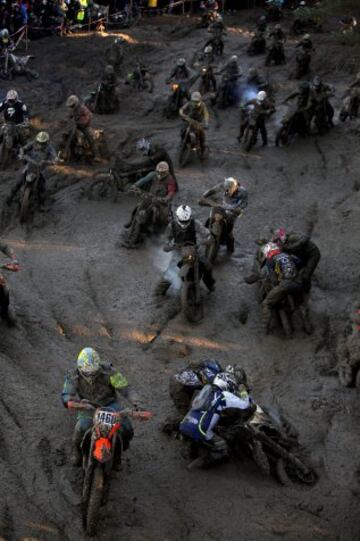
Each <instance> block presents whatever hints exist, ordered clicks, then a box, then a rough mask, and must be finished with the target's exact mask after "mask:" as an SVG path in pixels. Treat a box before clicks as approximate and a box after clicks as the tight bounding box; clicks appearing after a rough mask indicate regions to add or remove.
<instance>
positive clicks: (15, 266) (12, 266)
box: [0, 261, 20, 272]
mask: <svg viewBox="0 0 360 541" xmlns="http://www.w3.org/2000/svg"><path fill="white" fill-rule="evenodd" d="M0 269H4V270H8V271H12V272H18V271H19V270H20V265H19V263H18V262H17V261H16V262H14V261H12V262H9V263H4V264H3V265H1V266H0Z"/></svg>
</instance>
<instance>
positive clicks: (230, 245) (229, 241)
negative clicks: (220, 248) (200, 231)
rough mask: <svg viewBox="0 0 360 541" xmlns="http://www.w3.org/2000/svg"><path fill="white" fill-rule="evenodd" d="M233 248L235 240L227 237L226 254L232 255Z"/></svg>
mask: <svg viewBox="0 0 360 541" xmlns="http://www.w3.org/2000/svg"><path fill="white" fill-rule="evenodd" d="M234 246H235V239H234V237H233V236H229V237H228V238H227V239H226V249H227V252H228V254H233V253H234Z"/></svg>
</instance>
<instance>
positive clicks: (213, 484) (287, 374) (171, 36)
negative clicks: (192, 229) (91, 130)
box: [0, 17, 360, 541]
mask: <svg viewBox="0 0 360 541" xmlns="http://www.w3.org/2000/svg"><path fill="white" fill-rule="evenodd" d="M227 22H228V24H229V26H230V28H229V31H228V36H227V38H226V45H225V53H226V56H228V55H230V54H235V53H236V54H238V55H239V57H240V59H241V65H242V67H243V70H244V71H245V70H246V69H247V68H248V67H249V66H250V65H255V66H258V67H260V68H261V69H263V60H264V59H263V58H262V57H260V58H257V59H256V60H253V59H250V58H249V57H247V56H246V54H245V49H246V44H247V41H248V29H249V26H248V24H251V22H252V21H250V23H249V21H247V20H242V19H235V18H232V19H231V20H229V21H227ZM125 37H127V41H128V44H127V46H126V47H127V59H126V61H125V67H124V75H125V74H126V72H127V69H128V67H131V65H132V62H133V61H134V59H135V57H136V56H140V57H141V58H143V59H144V61H145V62H146V64H147V65H148V66H150V67H151V69H152V70H153V73H154V77H155V90H154V93H153V94H152V95H151V94H135V93H133V92H129V89H128V87H126V86H125V85H121V86H120V94H121V108H120V112H119V113H118V114H117V115H114V116H102V117H100V116H96V115H95V117H94V125H95V126H97V127H102V128H104V130H105V131H106V135H107V138H108V143H109V147H110V149H111V153H112V154H113V155H114V154H115V153H116V151H117V150H118V149H119V148H122V147H123V146H124V145H126V144H127V143H128V142H131V141H135V140H136V138H137V137H140V136H144V135H145V136H151V137H153V138H154V139H155V140H158V141H162V142H163V143H165V145H166V147H167V148H168V150H169V152H170V154H171V155H172V156H175V153H176V147H177V145H178V141H179V129H180V122H179V121H178V120H172V121H168V120H165V119H164V117H163V113H162V109H163V105H164V103H165V101H166V95H167V87H166V85H165V79H166V77H167V76H168V74H169V72H170V70H171V67H172V65H173V64H174V61H175V59H176V58H177V57H178V56H179V55H180V54H181V55H184V56H185V57H186V58H188V59H189V60H190V59H191V58H192V56H193V54H194V52H195V51H196V50H197V49H198V48H199V47H200V46H201V45H202V44H203V43H204V41H205V40H206V38H207V33H206V31H205V30H198V29H195V25H194V24H193V23H192V22H191V21H189V20H181V21H180V20H179V19H176V18H175V19H171V18H165V17H164V18H161V19H154V20H151V22H149V23H147V24H145V23H142V24H140V25H139V26H138V27H136V28H135V29H133V30H131V31H129V32H127V33H126V36H125ZM112 39H114V38H113V36H108V37H106V36H104V37H103V36H98V35H94V36H76V35H74V36H69V37H67V38H52V39H45V40H42V41H41V42H36V43H35V42H34V43H32V44H31V52H32V53H33V54H34V55H35V56H36V58H35V60H34V67H35V68H36V69H38V70H39V72H40V74H41V75H40V79H39V80H37V81H34V82H32V83H27V82H23V81H20V80H18V81H16V83H11V85H10V84H6V85H5V84H3V86H2V90H3V91H5V90H6V89H8V88H10V87H11V86H13V85H14V84H16V88H18V90H19V92H20V95H21V97H22V98H23V100H24V101H25V102H26V103H27V104H28V105H29V107H30V109H31V112H32V114H33V115H34V116H35V118H34V124H36V126H38V127H45V128H46V129H48V130H49V131H50V133H51V135H52V137H53V139H54V140H55V142H57V141H58V140H59V136H60V127H61V125H62V123H63V120H64V117H65V107H64V102H65V100H66V97H67V96H68V95H69V94H70V93H73V92H75V93H78V94H79V95H86V94H87V92H88V91H89V90H91V89H93V88H94V85H95V83H96V81H97V80H98V78H99V77H100V75H101V72H102V69H103V66H104V51H105V49H106V47H107V46H108V45H109V43H110V42H111V40H112ZM313 39H314V44H315V47H316V55H315V60H314V69H316V71H317V72H318V73H320V74H321V75H323V76H324V78H325V79H326V80H327V81H329V82H331V83H332V84H334V85H335V88H336V97H335V99H334V104H335V105H336V107H337V108H338V107H339V105H340V98H341V96H342V94H343V92H344V89H345V87H346V85H347V84H348V83H349V81H350V80H351V78H352V75H351V73H350V71H349V70H351V69H358V68H357V66H358V65H359V50H356V48H352V47H349V48H347V49H343V48H342V47H341V46H340V45H338V44H334V42H333V40H332V38H331V36H330V35H329V34H321V35H320V34H319V35H315V36H314V37H313ZM294 44H295V42H294V41H293V39H292V38H290V39H289V40H288V42H287V45H286V47H287V55H288V58H289V63H288V64H287V65H286V66H285V67H280V68H271V69H268V71H267V74H268V76H269V77H270V78H271V81H272V82H273V84H274V86H275V88H276V99H277V103H278V104H280V103H281V101H282V99H283V98H284V97H285V95H286V93H288V92H290V91H291V90H292V89H294V88H295V83H294V82H293V81H292V80H289V73H290V71H291V61H292V59H293V57H294ZM329 52H330V53H331V54H329ZM344 66H345V68H346V70H347V71H343V67H344ZM5 87H6V88H5ZM283 113H284V108H283V106H281V105H279V106H278V110H277V113H276V115H274V117H272V119H271V122H270V125H269V133H270V144H269V146H268V147H267V148H261V147H258V148H256V149H255V150H254V151H252V152H251V153H250V154H249V155H245V154H244V153H243V152H242V151H241V149H240V148H239V145H238V143H237V141H236V139H235V138H236V135H237V130H238V113H237V111H235V110H226V111H224V112H221V115H220V118H221V126H220V128H219V129H215V126H214V122H213V123H212V125H211V126H210V129H209V131H208V140H209V145H210V151H211V152H210V157H209V160H208V162H207V163H206V164H204V165H201V164H199V163H198V162H196V160H195V161H194V162H192V163H191V164H190V165H189V166H188V167H187V168H186V169H184V170H180V171H179V172H178V180H179V184H180V191H179V193H178V195H177V201H178V202H179V203H182V202H187V203H189V204H191V205H192V206H193V208H194V209H196V213H197V214H198V215H199V217H201V218H202V219H205V218H206V215H207V212H206V210H204V209H200V208H198V207H197V203H196V202H197V199H198V197H199V195H200V194H201V193H202V192H203V191H204V190H205V189H206V188H209V187H211V186H212V185H213V184H215V183H216V182H219V181H221V180H222V179H223V178H224V176H227V175H233V176H236V177H237V178H239V179H241V181H242V182H243V184H244V185H245V186H246V187H247V189H248V191H249V206H248V210H247V211H246V214H245V215H244V217H243V218H242V219H241V220H239V221H238V223H237V226H236V250H235V254H234V256H233V257H232V258H231V259H229V260H228V259H226V258H225V257H223V258H220V261H219V263H218V264H217V265H216V268H215V270H214V273H215V277H216V279H217V287H216V291H215V293H213V294H212V295H211V296H210V295H207V294H206V293H205V292H204V295H205V302H206V317H205V319H204V321H203V322H202V323H201V324H199V325H196V326H194V325H193V326H191V325H189V324H188V323H186V322H185V321H184V320H183V318H182V316H181V314H178V313H177V310H176V306H175V308H174V303H173V301H172V300H171V299H170V300H169V303H165V305H164V306H162V307H157V306H156V305H155V303H154V300H153V295H152V292H153V288H154V285H155V284H156V281H157V280H158V277H159V272H160V271H161V269H163V268H164V265H166V259H167V256H166V255H164V254H163V252H162V250H161V245H160V243H159V244H156V243H150V242H149V243H147V245H146V246H145V247H143V248H141V249H139V250H136V251H126V250H125V249H124V248H121V247H120V245H119V240H120V236H121V231H122V226H123V224H124V223H125V222H126V221H127V218H128V216H129V213H130V211H131V209H132V207H133V205H134V203H135V201H134V199H132V198H131V197H130V196H122V197H121V198H119V200H118V201H117V202H116V203H114V202H111V201H106V200H101V201H93V200H89V199H88V197H87V191H88V188H89V186H90V184H91V182H92V174H93V171H94V167H93V168H89V167H84V166H78V167H75V166H74V167H72V166H69V167H62V166H58V167H57V168H55V170H54V171H53V172H52V173H51V175H50V177H49V180H48V190H49V195H50V198H51V202H50V201H49V205H48V208H47V211H46V212H45V213H43V214H37V215H36V216H35V218H34V220H33V222H32V224H31V225H30V226H29V227H20V226H19V220H18V216H17V215H16V214H15V210H14V213H13V214H12V213H10V212H9V210H8V209H5V210H4V212H3V213H2V220H1V224H2V230H1V234H2V236H3V237H4V238H5V239H6V240H7V241H8V242H9V243H10V244H11V245H12V246H13V247H14V249H15V250H16V253H17V255H18V258H19V260H20V261H21V264H22V271H21V272H19V273H18V274H17V275H12V276H10V277H9V283H10V286H11V289H12V301H13V305H14V308H15V310H16V314H17V318H18V324H17V327H16V328H13V329H8V328H7V327H6V326H4V324H1V326H0V333H1V334H0V336H1V339H0V359H1V386H0V420H1V422H0V474H1V488H2V490H1V497H0V536H2V538H4V539H5V540H6V541H8V540H20V539H29V538H31V539H37V540H40V539H41V540H51V541H52V540H61V541H66V540H69V541H78V540H80V539H83V538H84V535H83V530H82V524H81V512H80V481H81V473H80V472H79V471H78V470H76V469H74V468H72V467H71V466H70V464H69V462H68V456H69V451H70V436H71V431H72V427H73V424H74V418H73V417H72V415H71V414H70V413H69V412H67V411H66V410H65V409H63V407H62V405H61V402H60V391H61V388H62V382H63V376H64V373H65V372H66V370H68V369H69V368H70V367H72V366H73V365H74V362H75V359H76V356H77V353H78V352H79V350H80V349H81V348H82V347H84V346H86V345H92V346H94V347H96V348H97V349H98V350H99V352H100V354H101V355H102V357H103V358H104V359H108V360H109V361H112V362H113V363H114V364H115V365H116V366H118V367H119V368H120V369H121V370H123V371H124V373H125V374H126V375H127V376H128V378H129V379H130V381H131V382H132V383H133V384H134V386H135V387H136V388H137V389H138V390H139V392H140V393H141V395H142V397H143V402H144V404H146V406H147V407H148V408H149V409H151V410H152V411H154V412H155V413H156V416H155V418H154V420H153V421H151V422H149V423H147V424H137V425H136V437H135V438H134V440H133V444H132V446H131V449H130V451H129V452H128V453H127V456H126V460H125V461H124V466H123V471H122V472H120V473H116V474H114V479H113V483H112V487H111V493H110V500H109V503H108V505H107V506H106V507H105V508H104V511H103V516H102V519H101V522H100V526H99V536H98V539H101V540H102V541H105V540H106V541H115V540H118V539H126V540H127V541H157V540H159V539H164V540H169V541H170V540H174V541H180V540H181V541H185V540H186V541H198V540H199V539H200V538H202V539H206V540H214V541H219V540H226V541H235V540H239V539H248V540H251V541H255V540H260V539H261V540H262V541H268V540H272V539H277V538H279V537H282V538H283V539H286V540H287V541H295V540H305V541H307V540H308V541H312V540H320V539H326V540H341V541H345V540H346V541H349V540H351V541H355V540H356V539H359V537H360V531H359V521H358V516H359V494H360V492H359V490H360V487H359V457H358V452H357V449H358V448H359V445H360V435H359V422H360V415H359V407H358V404H359V396H358V394H357V392H356V391H355V390H344V389H343V388H341V387H340V386H339V383H338V379H337V375H336V365H337V362H338V359H337V357H336V343H337V338H338V337H339V336H341V334H342V332H343V330H344V328H345V326H346V324H347V322H348V315H349V313H350V309H351V306H352V304H353V303H354V301H355V300H356V295H358V293H359V281H360V276H359V269H360V253H359V241H360V234H359V231H360V214H359V203H360V201H359V197H360V195H359V188H360V184H359V166H360V164H359V153H358V148H359V130H360V124H359V122H357V121H355V122H353V123H352V124H351V125H350V124H347V125H345V124H341V123H339V121H338V119H337V116H336V126H335V127H334V129H333V130H332V131H331V133H329V134H327V135H325V136H323V137H317V136H313V137H311V138H309V139H308V140H297V141H294V143H293V144H292V145H291V146H289V147H288V148H280V149H278V148H275V146H274V132H275V130H276V128H277V126H278V125H279V123H280V119H281V117H282V114H283ZM105 165H106V164H105ZM101 166H104V165H102V164H100V165H99V167H101ZM19 167H20V166H19ZM96 167H97V166H96ZM18 173H19V170H18V171H17V172H16V171H15V170H12V169H11V170H8V171H6V172H3V173H1V182H0V203H1V206H2V208H5V205H4V203H5V198H6V196H7V195H8V193H9V191H10V188H11V185H12V183H13V182H14V179H15V175H16V174H18ZM278 225H284V226H286V227H288V228H293V229H295V230H297V231H302V230H304V229H305V228H308V227H311V228H312V229H313V239H314V241H315V242H316V243H317V244H318V246H319V247H320V249H321V252H322V259H321V262H320V265H319V267H318V270H317V272H316V276H315V279H314V284H313V290H312V295H311V303H310V307H311V319H312V322H313V325H314V327H315V331H314V333H313V335H311V336H310V337H309V336H306V335H305V334H303V333H302V332H301V331H298V332H297V333H296V335H295V337H294V338H293V339H292V340H285V339H284V338H283V337H282V336H281V333H278V334H275V335H272V336H264V334H263V331H262V328H261V324H260V311H259V306H258V304H257V299H256V291H255V289H254V288H252V287H250V286H247V285H245V284H244V282H243V277H244V275H245V274H246V273H247V272H248V271H249V269H250V267H251V263H252V258H253V253H254V250H255V244H254V240H255V239H256V238H257V237H258V236H259V235H261V234H262V233H263V231H264V230H265V229H266V228H268V227H270V226H278ZM174 295H175V293H174ZM175 305H176V302H175ZM240 312H241V313H244V312H246V313H247V312H248V317H247V320H246V323H241V322H240V319H239V315H240ZM242 321H244V319H243V318H242ZM156 333H158V334H156ZM205 356H212V357H214V356H216V357H218V358H219V359H220V360H222V361H224V363H227V362H238V363H241V364H242V365H243V366H244V368H245V369H246V370H247V372H248V374H249V378H250V380H251V383H252V386H253V389H254V396H255V398H256V399H257V400H258V401H260V402H261V403H263V404H267V405H271V406H272V407H274V408H280V409H281V410H282V411H284V412H286V414H287V415H288V417H289V419H290V420H291V422H292V423H293V424H294V425H295V426H296V427H297V429H298V430H299V433H300V439H301V442H302V443H303V444H304V446H305V447H306V448H307V449H308V450H309V451H311V457H310V458H311V460H312V462H313V463H314V465H315V466H316V468H317V469H318V472H319V482H318V483H317V485H316V486H315V487H314V488H312V489H308V488H303V487H298V486H293V487H281V486H280V485H278V484H276V482H275V481H274V479H271V478H264V477H263V476H262V475H261V474H260V473H259V472H258V471H257V469H256V468H255V467H254V466H253V465H252V464H251V463H247V462H231V463H229V464H227V465H225V466H223V467H221V468H219V469H216V470H212V471H206V472H204V471H199V472H194V473H189V472H188V471H187V470H186V468H185V466H186V462H185V460H184V459H183V458H182V457H181V445H180V443H179V442H177V441H175V440H169V439H167V438H166V437H165V436H163V435H162V434H161V433H160V431H159V426H160V423H161V421H162V420H163V419H164V418H165V416H166V415H167V414H168V413H169V412H171V408H172V406H171V402H170V399H169V397H168V391H167V387H168V378H169V374H170V373H171V372H173V371H174V370H175V369H177V368H180V367H182V366H183V365H184V364H185V363H186V362H187V360H189V359H201V358H204V357H205Z"/></svg>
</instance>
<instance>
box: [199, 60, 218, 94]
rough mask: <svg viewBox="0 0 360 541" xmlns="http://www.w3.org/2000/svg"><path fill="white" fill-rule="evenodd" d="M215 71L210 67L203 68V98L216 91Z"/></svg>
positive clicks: (201, 76) (200, 88) (201, 86)
mask: <svg viewBox="0 0 360 541" xmlns="http://www.w3.org/2000/svg"><path fill="white" fill-rule="evenodd" d="M213 77H214V75H213V71H212V68H211V67H209V66H203V67H202V68H201V71H200V84H199V92H200V94H201V95H202V96H204V94H207V93H208V92H211V91H215V88H214V80H213Z"/></svg>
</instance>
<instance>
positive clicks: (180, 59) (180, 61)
mask: <svg viewBox="0 0 360 541" xmlns="http://www.w3.org/2000/svg"><path fill="white" fill-rule="evenodd" d="M176 65H177V66H185V65H186V60H185V58H178V60H177V62H176Z"/></svg>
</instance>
